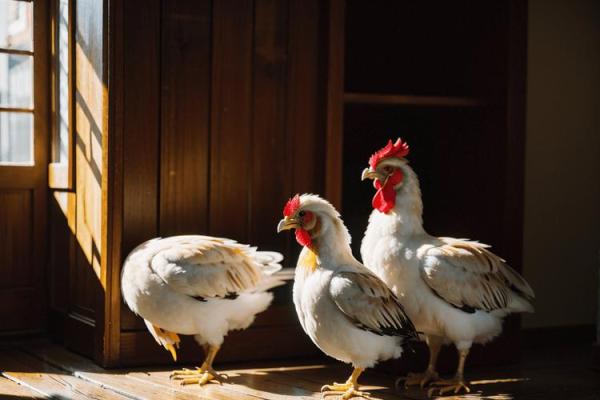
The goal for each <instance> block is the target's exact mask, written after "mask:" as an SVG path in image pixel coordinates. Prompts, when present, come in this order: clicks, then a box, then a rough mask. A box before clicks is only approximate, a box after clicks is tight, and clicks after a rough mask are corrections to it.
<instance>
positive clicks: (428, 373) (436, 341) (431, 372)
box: [395, 336, 442, 390]
mask: <svg viewBox="0 0 600 400" xmlns="http://www.w3.org/2000/svg"><path fill="white" fill-rule="evenodd" d="M427 345H428V347H429V365H428V366H427V369H426V370H425V371H424V372H421V373H409V374H408V376H406V377H400V378H398V379H396V384H395V387H396V390H398V389H399V387H400V384H401V383H402V382H404V387H405V388H406V387H409V386H416V385H419V386H421V388H423V387H425V385H427V384H428V383H429V382H431V381H436V380H439V378H440V376H439V375H438V373H437V372H436V370H435V365H436V363H437V358H438V354H439V353H440V348H441V347H442V339H441V338H439V337H437V336H428V337H427Z"/></svg>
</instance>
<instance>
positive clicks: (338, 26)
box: [325, 0, 345, 210]
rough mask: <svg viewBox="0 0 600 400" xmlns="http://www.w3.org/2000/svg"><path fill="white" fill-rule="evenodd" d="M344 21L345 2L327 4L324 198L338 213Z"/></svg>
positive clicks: (331, 1)
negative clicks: (327, 45)
mask: <svg viewBox="0 0 600 400" xmlns="http://www.w3.org/2000/svg"><path fill="white" fill-rule="evenodd" d="M344 18H345V1H344V0H330V2H329V51H328V71H327V145H326V152H327V153H326V168H325V196H326V197H327V198H328V199H329V201H330V202H331V203H332V204H333V205H334V206H335V207H336V208H337V209H338V210H341V206H342V172H343V171H342V149H343V148H344V147H343V146H344V143H343V113H344V32H345V29H344Z"/></svg>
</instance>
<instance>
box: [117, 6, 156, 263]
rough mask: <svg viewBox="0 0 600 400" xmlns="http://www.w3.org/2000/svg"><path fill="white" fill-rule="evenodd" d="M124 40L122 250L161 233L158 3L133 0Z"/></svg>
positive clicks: (127, 13)
mask: <svg viewBox="0 0 600 400" xmlns="http://www.w3.org/2000/svg"><path fill="white" fill-rule="evenodd" d="M124 14H125V15H126V16H129V18H127V19H126V20H125V21H124V23H125V24H126V25H127V27H126V31H125V35H124V43H123V58H124V59H123V69H124V70H123V79H124V80H125V81H126V82H127V86H126V88H125V90H124V94H123V96H124V99H123V103H124V105H123V107H124V110H123V114H124V115H125V116H126V117H125V119H124V121H123V132H124V134H123V141H124V142H123V146H124V149H125V150H124V160H123V178H124V179H123V190H124V193H123V209H124V216H123V254H124V255H127V253H129V252H130V251H131V250H132V249H133V248H134V247H135V246H137V245H138V244H140V243H141V242H143V241H144V240H147V239H150V238H152V237H155V236H156V235H157V233H158V230H157V229H158V215H157V212H158V201H159V189H158V166H159V164H158V163H159V148H158V146H159V133H160V118H159V117H160V104H159V103H160V100H159V99H160V65H161V64H160V1H159V0H130V1H126V2H125V3H124Z"/></svg>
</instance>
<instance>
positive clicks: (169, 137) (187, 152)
mask: <svg viewBox="0 0 600 400" xmlns="http://www.w3.org/2000/svg"><path fill="white" fill-rule="evenodd" d="M211 15H212V9H211V2H209V1H196V2H190V1H181V0H176V1H170V0H169V1H163V8H162V48H161V57H162V62H161V135H160V157H161V158H160V210H159V214H160V234H161V235H162V236H169V235H175V234H189V233H196V234H201V233H206V231H207V228H208V220H207V219H208V193H209V189H210V187H209V150H210V145H209V143H210V142H209V129H210V90H211V63H210V56H211V54H210V53H211ZM183 99H185V100H184V101H182V100H183Z"/></svg>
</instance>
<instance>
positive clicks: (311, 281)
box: [277, 194, 417, 399]
mask: <svg viewBox="0 0 600 400" xmlns="http://www.w3.org/2000/svg"><path fill="white" fill-rule="evenodd" d="M283 216H284V218H283V219H282V220H281V221H280V222H279V225H278V226H277V232H281V231H283V230H288V229H294V230H295V231H296V240H297V241H298V243H299V244H300V245H301V246H302V247H303V248H302V252H301V253H300V257H299V258H298V263H297V266H296V273H295V278H294V305H295V306H296V312H297V314H298V319H299V320H300V324H301V325H302V328H303V329H304V332H306V334H307V335H308V336H309V337H310V338H311V339H312V341H313V342H314V343H315V344H316V345H317V346H318V347H319V348H320V349H321V350H323V352H325V353H326V354H327V355H329V356H331V357H333V358H335V359H337V360H340V361H343V362H346V363H349V364H352V366H353V367H354V371H353V372H352V375H351V376H350V377H349V378H348V380H347V381H346V382H344V383H333V384H331V385H325V386H323V387H322V388H321V391H322V392H323V396H328V395H335V394H339V395H341V398H342V399H349V398H352V397H356V396H359V397H366V398H368V397H369V394H368V393H365V392H361V391H360V390H359V386H358V378H359V376H360V375H361V374H362V372H363V371H364V369H365V368H370V367H372V366H374V365H375V364H376V363H377V362H379V361H383V360H387V359H390V358H396V357H399V356H400V354H401V352H402V346H403V344H404V343H405V341H406V340H411V339H416V338H417V333H416V332H415V329H414V326H413V324H412V323H411V322H410V319H408V317H407V316H406V314H405V312H404V309H403V308H402V306H401V305H400V302H399V301H398V299H397V298H396V296H395V295H394V294H393V293H392V291H391V290H390V289H389V288H388V287H387V286H386V285H385V284H384V283H383V282H382V281H381V280H380V279H379V278H378V277H377V276H376V275H375V274H373V273H372V272H371V271H369V270H368V269H367V268H365V267H364V266H363V265H362V264H361V263H360V262H358V261H357V260H356V259H355V258H354V256H353V255H352V251H351V250H350V235H349V234H348V230H347V229H346V227H345V226H344V223H343V222H342V220H341V218H340V215H339V213H338V212H337V211H336V209H335V208H334V207H333V206H332V205H331V204H330V203H329V202H328V201H326V200H324V199H322V198H320V197H319V196H316V195H312V194H303V195H301V196H299V195H296V196H294V197H292V198H291V199H290V200H289V201H288V202H287V204H286V205H285V207H284V209H283Z"/></svg>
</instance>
